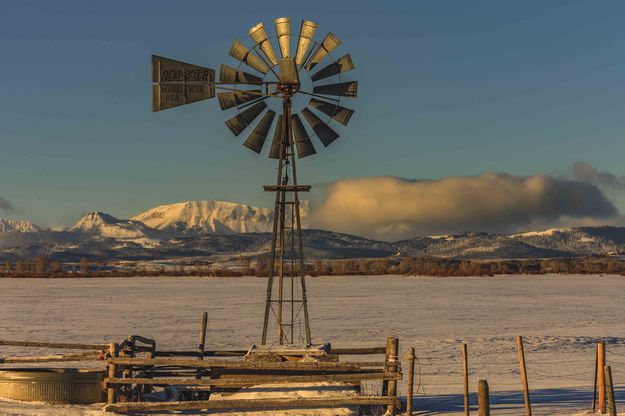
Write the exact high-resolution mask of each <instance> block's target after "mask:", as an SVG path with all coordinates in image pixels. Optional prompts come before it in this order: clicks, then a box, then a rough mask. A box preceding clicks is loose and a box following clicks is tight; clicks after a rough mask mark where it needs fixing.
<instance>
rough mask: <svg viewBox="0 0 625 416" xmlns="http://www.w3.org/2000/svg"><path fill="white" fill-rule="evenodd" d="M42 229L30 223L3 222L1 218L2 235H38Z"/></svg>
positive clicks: (0, 231)
mask: <svg viewBox="0 0 625 416" xmlns="http://www.w3.org/2000/svg"><path fill="white" fill-rule="evenodd" d="M39 230H40V228H39V227H37V226H36V225H35V224H33V223H31V222H28V221H15V220H3V219H2V218H0V233H7V232H12V231H15V232H19V233H36V232H37V231H39Z"/></svg>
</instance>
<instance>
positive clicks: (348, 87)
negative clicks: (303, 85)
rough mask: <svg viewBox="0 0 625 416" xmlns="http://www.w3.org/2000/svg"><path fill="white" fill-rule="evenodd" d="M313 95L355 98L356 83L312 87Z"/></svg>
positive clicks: (356, 93) (356, 91)
mask: <svg viewBox="0 0 625 416" xmlns="http://www.w3.org/2000/svg"><path fill="white" fill-rule="evenodd" d="M313 93H314V94H321V95H340V96H342V97H355V96H356V95H358V81H350V82H339V83H337V84H327V85H317V86H315V87H313Z"/></svg>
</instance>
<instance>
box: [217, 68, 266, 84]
mask: <svg viewBox="0 0 625 416" xmlns="http://www.w3.org/2000/svg"><path fill="white" fill-rule="evenodd" d="M219 82H226V83H228V82H233V83H234V82H237V83H243V84H251V85H260V84H262V82H263V79H262V78H261V77H257V76H256V75H252V74H249V73H247V72H243V71H239V70H238V69H236V68H233V67H231V66H228V65H224V64H222V65H221V68H219Z"/></svg>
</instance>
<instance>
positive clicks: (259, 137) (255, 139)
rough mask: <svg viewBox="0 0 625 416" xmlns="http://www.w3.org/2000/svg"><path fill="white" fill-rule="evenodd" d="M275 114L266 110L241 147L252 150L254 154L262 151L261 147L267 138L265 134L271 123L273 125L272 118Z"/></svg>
mask: <svg viewBox="0 0 625 416" xmlns="http://www.w3.org/2000/svg"><path fill="white" fill-rule="evenodd" d="M275 115H276V113H275V112H273V111H272V110H267V112H266V113H265V115H264V116H263V118H262V119H261V120H260V122H259V123H258V125H257V126H256V128H255V129H254V131H252V132H251V133H250V135H249V136H248V137H247V140H245V143H243V146H245V147H247V148H248V149H252V150H253V151H255V152H256V153H260V151H261V150H263V145H264V144H265V139H266V138H267V133H269V128H270V127H271V123H273V118H274V117H275Z"/></svg>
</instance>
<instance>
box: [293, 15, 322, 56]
mask: <svg viewBox="0 0 625 416" xmlns="http://www.w3.org/2000/svg"><path fill="white" fill-rule="evenodd" d="M318 27H319V25H318V24H316V23H314V22H311V21H310V20H302V27H301V28H300V30H299V40H298V42H297V51H296V52H295V63H296V64H297V65H301V64H303V63H304V58H305V57H306V52H307V51H308V45H310V41H311V40H312V38H313V37H314V36H315V31H316V30H317V28H318Z"/></svg>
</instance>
